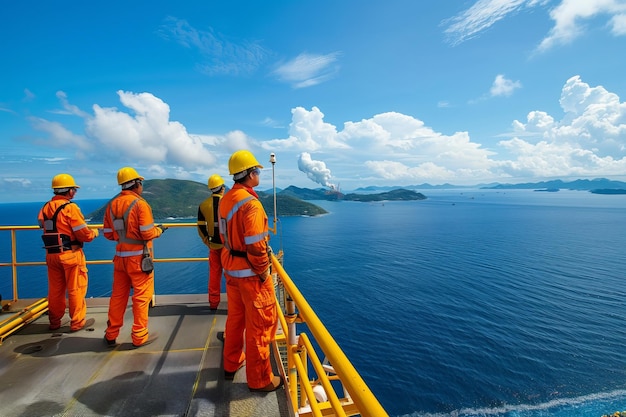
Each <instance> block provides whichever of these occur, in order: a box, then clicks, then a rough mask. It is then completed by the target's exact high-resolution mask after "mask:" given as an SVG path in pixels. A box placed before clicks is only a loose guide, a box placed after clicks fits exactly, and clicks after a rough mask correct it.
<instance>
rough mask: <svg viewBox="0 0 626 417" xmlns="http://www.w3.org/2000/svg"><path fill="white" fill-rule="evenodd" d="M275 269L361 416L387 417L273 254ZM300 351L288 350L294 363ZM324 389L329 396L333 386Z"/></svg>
mask: <svg viewBox="0 0 626 417" xmlns="http://www.w3.org/2000/svg"><path fill="white" fill-rule="evenodd" d="M272 268H273V269H272V270H273V272H275V273H277V275H278V277H279V278H280V281H281V282H282V284H283V285H284V287H285V290H286V291H287V292H288V293H289V295H290V296H291V299H292V300H293V301H294V302H295V304H296V306H297V308H298V316H299V317H300V318H301V319H302V321H303V322H305V323H306V324H307V327H308V329H309V331H310V332H311V333H312V334H313V337H314V338H315V340H316V341H317V343H318V344H319V346H320V348H321V349H322V351H323V352H324V355H326V357H327V358H328V360H329V361H330V363H331V364H332V366H333V368H334V370H335V372H336V373H337V376H338V377H339V380H340V381H341V383H342V385H343V386H345V387H346V389H347V391H348V393H349V394H350V397H351V399H352V401H354V404H356V408H357V409H358V413H359V414H361V415H362V416H363V417H384V416H387V412H386V411H385V410H384V409H383V407H382V406H381V405H380V403H379V402H378V399H376V397H375V396H374V394H373V393H372V392H371V390H370V389H369V387H368V386H367V385H366V384H365V381H363V379H362V378H361V375H359V373H358V372H357V370H356V369H355V368H354V366H353V365H352V363H350V361H349V360H348V358H347V357H346V355H345V354H344V353H343V351H342V350H341V348H340V347H339V345H338V344H337V342H335V339H333V337H332V336H331V335H330V333H329V332H328V330H326V327H324V325H323V324H322V322H321V320H320V319H319V318H318V317H317V314H315V312H314V311H313V309H312V308H311V306H309V304H308V303H307V301H306V299H305V298H304V296H302V294H301V293H300V291H299V290H298V288H297V287H296V285H295V284H294V283H293V281H292V280H291V278H290V277H289V275H288V274H287V272H286V271H285V269H284V268H283V266H282V265H281V264H280V262H279V261H278V258H276V256H274V255H272ZM285 331H288V330H285ZM290 336H291V335H287V338H286V339H287V341H289V340H290ZM300 338H301V339H302V340H303V343H302V346H304V345H305V342H306V340H307V339H306V337H305V335H300ZM306 347H307V353H308V354H309V355H314V354H315V352H314V351H312V348H311V347H310V344H309V345H307V346H306ZM297 351H298V349H294V348H293V347H292V348H290V349H288V352H290V353H292V355H293V356H294V363H297V361H299V359H300V358H299V357H297V355H296V354H295V353H296V352H297ZM296 357H297V359H296ZM317 362H319V359H317ZM319 369H321V368H319ZM300 372H302V371H300ZM289 375H292V370H291V369H290V370H289ZM318 377H319V378H320V379H321V380H322V381H323V378H324V377H325V374H323V373H322V374H321V375H320V372H318ZM290 382H291V381H290ZM323 386H324V388H325V390H326V393H327V394H328V389H326V388H327V387H329V386H330V383H328V384H327V383H326V382H324V383H323ZM305 392H306V394H307V397H308V398H309V404H311V403H312V402H315V397H313V398H311V397H309V396H308V394H309V391H308V390H306V391H305ZM311 394H312V392H311ZM292 398H293V397H292ZM292 402H293V401H292ZM294 406H296V407H297V405H295V404H294ZM333 410H334V411H335V414H334V415H337V416H341V415H345V414H342V413H343V410H342V411H339V410H335V409H334V408H333ZM326 415H328V414H326Z"/></svg>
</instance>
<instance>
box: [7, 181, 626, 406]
mask: <svg viewBox="0 0 626 417" xmlns="http://www.w3.org/2000/svg"><path fill="white" fill-rule="evenodd" d="M424 194H425V195H426V196H427V197H428V199H427V200H424V201H417V202H384V203H357V202H347V201H342V202H327V201H318V202H315V203H316V204H318V205H320V206H323V207H324V208H326V209H327V210H328V211H329V212H330V213H329V214H328V215H324V216H320V217H315V218H309V217H286V218H281V219H280V221H279V225H278V231H279V233H278V234H277V235H276V236H273V237H272V241H271V245H272V247H273V249H274V250H275V251H277V250H278V249H284V251H285V262H284V265H285V269H286V270H287V272H288V273H289V274H290V276H291V278H292V279H293V280H294V281H295V283H296V284H297V285H298V287H299V289H300V290H301V292H302V293H303V295H304V296H305V298H306V299H307V300H308V301H309V303H310V304H311V306H312V307H313V309H314V310H315V311H316V313H317V314H318V316H319V317H320V318H321V319H322V321H323V322H324V323H325V325H326V327H327V328H328V330H329V331H330V332H331V334H332V335H333V336H334V337H335V339H336V340H337V341H338V343H339V345H340V346H341V347H342V349H343V350H344V351H345V352H346V354H347V355H348V357H349V358H350V360H351V361H352V363H353V364H354V365H355V367H356V368H357V370H359V372H360V373H361V375H362V376H363V378H364V380H365V381H366V382H367V384H368V386H369V387H370V388H371V389H372V391H373V392H374V394H375V395H376V396H377V397H378V399H379V400H380V402H381V403H382V405H383V407H384V408H385V409H386V410H387V411H388V412H389V414H390V415H391V416H397V417H426V416H428V417H434V416H441V417H447V416H450V417H455V416H458V417H470V416H476V417H478V416H498V417H540V416H555V417H565V416H568V417H570V416H572V417H577V416H581V417H582V416H584V417H588V416H589V417H594V416H595V417H600V416H601V415H603V414H610V413H613V412H615V411H618V410H626V332H625V331H624V326H625V324H626V320H625V318H624V311H625V305H626V298H625V294H626V287H625V285H624V280H625V278H626V272H625V271H626V257H625V256H624V255H625V253H624V252H625V250H626V249H625V248H626V234H625V233H624V231H625V230H626V228H625V227H624V218H625V215H626V196H624V195H613V196H606V195H596V194H591V193H588V192H582V191H567V190H561V191H559V192H550V193H549V192H533V191H529V190H506V191H495V190H446V191H443V190H432V191H426V192H424ZM77 202H78V204H79V205H80V206H81V208H82V210H83V213H85V214H87V213H89V212H91V211H92V210H93V209H96V208H98V207H99V206H100V205H102V204H103V203H104V200H103V201H80V200H79V201H77ZM39 206H40V204H38V203H13V204H0V219H2V221H1V222H0V224H34V219H35V218H36V215H37V211H38V209H39ZM4 233H5V232H0V239H1V240H0V262H5V261H6V260H7V259H10V253H8V250H7V247H6V244H5V242H6V240H7V235H5V234H4ZM25 234H26V235H27V236H25V237H23V238H22V239H18V253H19V254H20V256H23V259H19V260H22V261H26V260H30V261H32V260H43V259H44V256H43V250H42V249H41V245H40V238H39V232H37V231H33V232H32V233H31V232H25ZM113 250H114V245H113V243H112V242H108V241H106V240H105V239H103V238H101V237H100V238H98V239H96V241H94V242H93V243H90V244H88V245H86V253H87V257H88V258H89V259H110V258H111V257H112V253H113ZM155 250H156V251H157V252H158V253H162V254H167V256H168V257H170V256H181V257H187V256H206V248H205V247H204V245H203V244H202V242H201V241H200V239H199V238H198V236H197V234H196V231H195V229H193V228H191V229H170V230H168V232H167V233H166V234H165V235H163V237H162V238H160V239H158V240H157V241H155ZM24 269H25V271H24V272H22V271H21V270H20V272H19V274H20V275H19V278H20V287H19V288H18V291H19V296H20V297H32V296H41V295H45V292H46V282H45V267H41V268H40V267H34V268H24ZM7 270H8V268H0V274H1V275H0V293H3V294H4V293H9V292H10V271H7ZM111 280H112V270H111V268H110V267H109V266H106V265H105V266H102V265H93V266H90V288H89V293H88V296H93V297H95V296H103V295H104V296H106V295H109V293H110V287H111ZM206 280H207V267H206V264H205V263H194V264H191V265H189V266H188V267H185V269H181V267H180V265H177V264H157V269H156V284H155V286H156V291H157V293H206ZM7 282H8V283H7Z"/></svg>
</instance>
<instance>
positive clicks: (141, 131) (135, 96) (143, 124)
mask: <svg viewBox="0 0 626 417" xmlns="http://www.w3.org/2000/svg"><path fill="white" fill-rule="evenodd" d="M118 96H119V98H120V101H121V103H122V105H124V107H126V109H127V110H126V111H122V110H119V109H117V108H112V107H101V106H100V105H98V104H94V105H93V115H91V114H89V113H87V112H85V111H83V110H81V109H79V108H78V107H76V106H74V105H72V104H70V103H69V101H68V99H67V96H66V95H65V93H63V92H59V93H58V94H57V97H58V98H59V100H60V101H61V104H62V106H63V108H64V109H65V110H64V112H63V114H68V115H73V116H78V117H81V118H82V119H83V121H84V126H85V128H84V134H76V133H74V132H72V131H71V130H70V129H68V128H67V127H66V126H65V125H64V124H62V123H60V122H57V121H50V120H47V119H43V118H39V117H31V118H30V119H29V120H30V122H31V125H32V126H33V128H35V129H37V130H39V131H42V132H45V133H47V137H46V138H45V139H35V142H36V143H38V144H40V145H43V146H46V147H53V148H58V149H63V150H65V151H66V152H69V153H72V154H74V157H76V158H81V159H84V158H90V157H96V158H97V159H98V160H100V161H103V160H106V159H109V160H115V161H119V162H120V163H141V164H145V165H162V166H168V167H170V168H171V169H172V171H173V172H175V170H177V169H179V168H182V169H185V170H190V171H197V170H201V169H203V168H209V167H211V166H213V165H214V164H215V163H216V157H215V155H214V152H211V149H218V148H219V149H223V150H225V151H228V149H229V148H234V147H239V146H241V147H246V146H247V144H248V139H247V137H246V135H245V134H243V133H242V132H237V131H236V132H230V133H228V134H226V135H224V136H219V137H217V136H216V137H210V136H199V135H190V134H189V133H188V132H187V130H186V128H185V126H183V125H182V124H181V123H179V122H176V121H172V120H170V119H169V118H170V108H169V106H168V105H167V104H166V103H164V102H163V101H162V100H161V99H159V98H158V97H156V96H154V95H152V94H150V93H132V92H124V91H118ZM57 114H59V113H58V112H57ZM233 150H234V149H233ZM64 157H65V156H64Z"/></svg>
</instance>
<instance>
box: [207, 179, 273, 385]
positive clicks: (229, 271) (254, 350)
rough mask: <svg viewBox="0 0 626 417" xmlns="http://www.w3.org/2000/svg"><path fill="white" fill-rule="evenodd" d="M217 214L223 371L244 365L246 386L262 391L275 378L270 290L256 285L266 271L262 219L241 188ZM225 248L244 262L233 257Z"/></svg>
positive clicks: (267, 284) (269, 281)
mask: <svg viewBox="0 0 626 417" xmlns="http://www.w3.org/2000/svg"><path fill="white" fill-rule="evenodd" d="M250 197H252V198H250ZM219 212H220V234H221V236H222V241H223V242H224V250H222V265H223V266H224V274H225V275H226V294H227V296H228V315H227V318H226V328H225V329H224V333H225V334H226V335H227V336H226V337H225V338H224V370H225V371H227V372H233V371H236V370H237V369H239V367H240V366H241V364H242V363H243V361H244V360H245V361H246V377H247V380H248V386H249V387H250V388H253V389H254V388H263V387H265V386H267V385H268V384H269V383H271V382H272V379H273V377H274V374H273V372H272V367H271V363H270V348H269V345H270V343H271V341H272V340H273V339H274V336H275V333H276V328H277V311H276V295H275V293H274V284H273V282H272V279H271V278H268V279H266V280H265V281H264V282H261V279H260V276H262V275H263V274H264V273H266V271H267V270H268V268H269V258H268V245H267V239H268V224H267V215H266V214H265V210H264V209H263V206H262V204H261V202H260V201H259V200H258V197H257V194H256V193H255V192H254V190H253V189H251V188H248V187H245V186H244V185H241V184H235V185H234V186H233V188H232V189H231V190H229V191H228V192H227V193H226V194H225V195H224V197H222V200H221V202H220V207H219ZM229 248H230V249H233V250H235V251H238V252H245V253H246V255H247V256H246V257H245V258H244V257H241V256H233V255H232V254H231V252H230V250H229ZM244 331H245V338H246V339H245V344H244V339H243V338H244ZM244 346H245V353H244V352H243V349H244Z"/></svg>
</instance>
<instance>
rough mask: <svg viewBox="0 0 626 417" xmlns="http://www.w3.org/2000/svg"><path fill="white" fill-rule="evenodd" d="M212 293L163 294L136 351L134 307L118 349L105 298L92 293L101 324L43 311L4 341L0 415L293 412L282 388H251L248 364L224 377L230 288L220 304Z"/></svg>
mask: <svg viewBox="0 0 626 417" xmlns="http://www.w3.org/2000/svg"><path fill="white" fill-rule="evenodd" d="M206 297H207V296H206V294H198V295H165V296H157V297H156V305H155V306H154V307H153V308H151V309H150V322H149V329H150V333H151V334H154V333H157V334H158V339H157V340H155V341H154V343H151V344H149V345H147V346H143V347H141V348H139V349H133V347H132V344H131V339H130V329H131V326H132V312H131V308H130V306H129V307H128V308H127V310H126V316H125V319H124V327H123V328H122V330H121V333H120V337H119V338H118V339H117V341H118V343H119V345H118V346H117V347H115V348H114V349H112V348H109V347H107V346H106V345H105V343H104V341H103V337H104V330H105V328H106V321H107V309H108V299H107V298H98V299H88V300H87V305H88V310H87V318H93V319H95V323H94V325H93V326H90V327H88V328H85V329H83V330H81V331H78V332H75V333H70V332H69V318H68V317H67V315H66V316H65V318H64V319H65V321H64V323H63V326H62V327H61V329H59V330H57V331H54V332H52V331H50V330H48V316H47V315H43V316H42V317H40V318H39V319H37V320H36V321H34V322H33V323H31V324H29V325H28V326H26V327H25V328H23V329H21V330H20V331H19V332H17V333H15V334H13V335H11V336H10V337H8V338H7V339H6V340H4V342H3V343H2V345H1V346H0V415H2V416H5V417H12V416H124V417H127V416H218V417H238V416H250V417H255V416H256V417H273V416H276V417H283V416H289V415H290V414H289V411H288V405H287V402H288V400H287V395H286V393H285V391H284V387H281V388H279V389H278V390H277V391H275V392H271V393H257V392H250V391H249V390H248V387H247V384H246V374H245V368H242V369H241V370H240V371H239V372H237V374H236V376H235V379H234V380H233V381H227V380H224V372H223V368H222V342H221V340H220V339H219V338H218V334H219V333H220V332H223V331H224V324H225V321H226V296H225V294H222V303H221V304H220V309H218V310H217V311H211V310H210V309H209V306H208V302H207V299H206ZM0 317H1V316H0ZM275 373H276V374H277V375H278V374H279V372H278V371H276V370H275Z"/></svg>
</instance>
